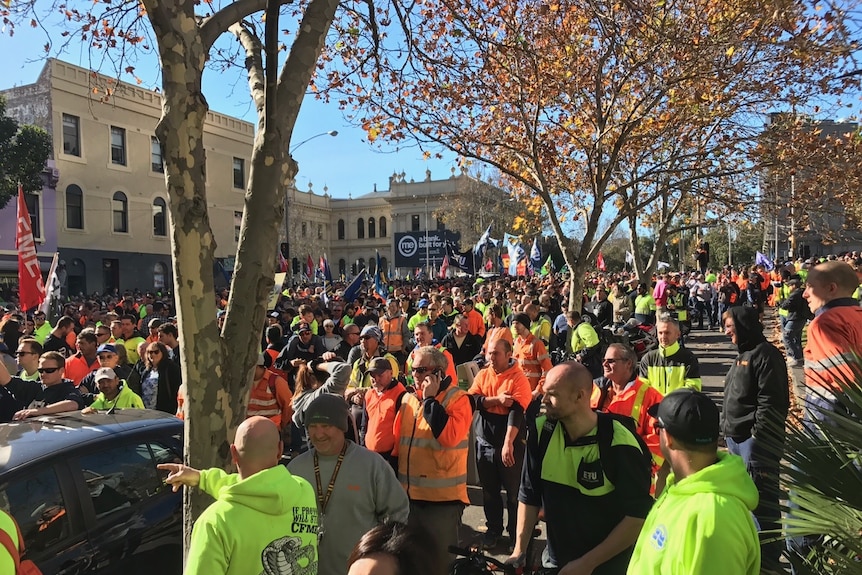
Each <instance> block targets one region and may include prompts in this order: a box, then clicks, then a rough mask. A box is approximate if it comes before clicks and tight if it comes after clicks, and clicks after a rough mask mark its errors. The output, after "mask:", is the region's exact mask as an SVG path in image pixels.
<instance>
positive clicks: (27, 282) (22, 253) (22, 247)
mask: <svg viewBox="0 0 862 575" xmlns="http://www.w3.org/2000/svg"><path fill="white" fill-rule="evenodd" d="M15 248H16V249H17V250H18V297H19V299H20V302H19V304H20V306H21V309H22V310H24V311H27V310H31V309H35V308H37V307H39V305H40V304H41V303H42V302H43V301H45V285H44V284H43V283H42V270H41V269H40V268H39V258H38V257H36V242H35V241H33V228H32V224H31V222H30V212H29V211H27V202H26V201H24V188H23V186H21V184H18V228H17V230H16V235H15Z"/></svg>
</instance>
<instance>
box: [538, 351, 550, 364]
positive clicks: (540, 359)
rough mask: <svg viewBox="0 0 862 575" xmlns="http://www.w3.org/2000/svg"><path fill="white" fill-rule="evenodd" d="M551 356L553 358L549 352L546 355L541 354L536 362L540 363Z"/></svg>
mask: <svg viewBox="0 0 862 575" xmlns="http://www.w3.org/2000/svg"><path fill="white" fill-rule="evenodd" d="M550 358H551V356H550V355H549V354H547V353H546V354H544V355H540V356H539V357H538V361H537V362H536V363H540V362H541V361H542V360H543V359H550Z"/></svg>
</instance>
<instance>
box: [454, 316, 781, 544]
mask: <svg viewBox="0 0 862 575" xmlns="http://www.w3.org/2000/svg"><path fill="white" fill-rule="evenodd" d="M765 323H766V330H765V331H766V333H767V335H770V334H771V333H772V330H773V329H774V321H772V320H771V319H770V318H769V317H768V318H767V321H766V322H765ZM686 346H687V347H688V348H689V349H691V350H692V352H694V354H695V355H696V356H697V358H698V362H699V363H700V371H701V377H702V379H703V391H704V392H705V393H707V394H709V395H710V397H712V398H713V399H714V400H715V402H716V403H717V404H718V405H719V406H721V404H722V401H723V397H724V376H725V375H726V374H727V371H728V369H729V368H730V365H731V362H732V361H733V359H734V358H735V357H736V355H737V352H736V346H734V345H733V344H732V343H731V342H730V338H728V337H727V336H726V335H724V333H723V332H719V331H706V330H703V331H701V330H696V329H695V330H693V331H692V332H691V334H690V335H689V336H688V339H687V340H686ZM468 490H469V496H470V501H471V503H472V504H471V505H470V506H468V507H467V508H466V509H465V510H464V515H463V516H462V526H461V534H460V536H461V540H460V543H461V546H462V547H469V546H470V545H472V544H476V545H478V544H479V541H480V540H481V538H482V534H483V533H484V532H485V515H484V511H483V508H482V490H481V488H479V487H468ZM503 523H504V524H505V520H504V521H503ZM540 527H541V528H542V530H543V532H542V535H541V536H540V537H539V539H538V540H539V541H540V542H541V545H542V546H544V541H545V533H544V524H542V523H540ZM508 545H509V542H508V539H507V538H503V539H502V540H501V541H500V543H499V544H498V546H497V547H496V548H494V549H493V550H491V551H489V552H488V553H489V554H490V555H492V556H494V557H496V558H498V559H501V560H502V559H505V558H506V557H508V556H509V552H508Z"/></svg>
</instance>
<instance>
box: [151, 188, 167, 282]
mask: <svg viewBox="0 0 862 575" xmlns="http://www.w3.org/2000/svg"><path fill="white" fill-rule="evenodd" d="M153 235H154V236H162V237H164V236H166V235H168V206H167V204H166V203H165V200H164V199H162V198H156V199H155V200H153ZM163 287H164V286H163Z"/></svg>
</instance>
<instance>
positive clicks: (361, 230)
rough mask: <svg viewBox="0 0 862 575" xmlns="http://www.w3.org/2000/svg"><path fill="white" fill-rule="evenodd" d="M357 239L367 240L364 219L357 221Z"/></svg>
mask: <svg viewBox="0 0 862 575" xmlns="http://www.w3.org/2000/svg"><path fill="white" fill-rule="evenodd" d="M356 237H357V238H358V239H360V240H361V239H364V238H365V220H363V219H362V218H359V219H358V220H356Z"/></svg>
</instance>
